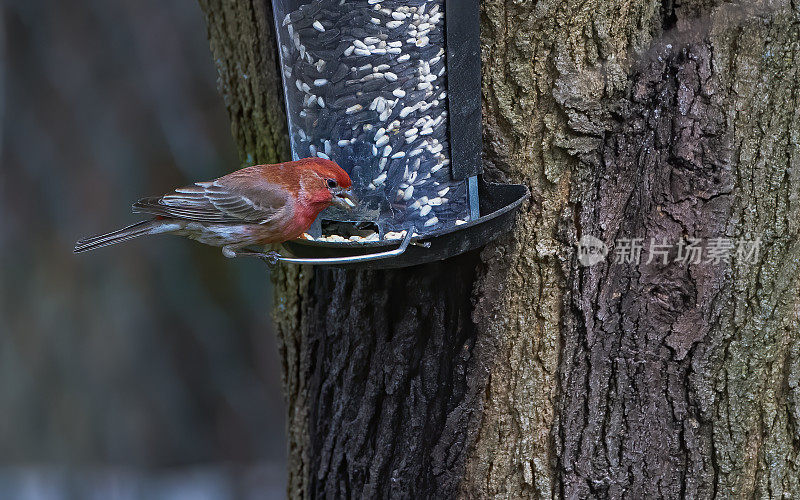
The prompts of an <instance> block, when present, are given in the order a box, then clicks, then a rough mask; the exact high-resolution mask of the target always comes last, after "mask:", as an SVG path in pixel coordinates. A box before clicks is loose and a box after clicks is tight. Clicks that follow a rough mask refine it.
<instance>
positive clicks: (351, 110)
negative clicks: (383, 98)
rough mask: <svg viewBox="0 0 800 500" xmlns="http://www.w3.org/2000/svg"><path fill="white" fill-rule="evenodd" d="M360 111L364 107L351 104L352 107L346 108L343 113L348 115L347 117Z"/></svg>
mask: <svg viewBox="0 0 800 500" xmlns="http://www.w3.org/2000/svg"><path fill="white" fill-rule="evenodd" d="M362 109H364V106H362V105H360V104H353V105H352V106H350V107H349V108H347V109H346V110H345V111H344V112H345V113H346V114H348V115H352V114H353V113H357V112H359V111H361V110H362Z"/></svg>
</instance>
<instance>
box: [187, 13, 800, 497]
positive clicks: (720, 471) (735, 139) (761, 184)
mask: <svg viewBox="0 0 800 500" xmlns="http://www.w3.org/2000/svg"><path fill="white" fill-rule="evenodd" d="M201 4H202V6H203V9H204V11H205V13H206V16H207V20H208V26H209V36H210V41H211V47H212V52H213V56H214V59H215V61H216V62H217V65H218V68H219V73H220V88H221V91H222V93H223V96H224V98H225V100H226V103H227V105H228V108H229V111H230V116H231V119H232V123H233V125H232V126H233V130H234V135H235V137H236V138H237V140H238V141H239V144H240V147H241V153H242V158H243V159H245V160H246V162H247V163H251V162H272V161H277V160H283V159H286V158H287V157H288V151H287V149H286V138H285V124H284V116H283V112H282V110H281V102H282V97H281V90H280V82H279V78H278V75H279V73H278V70H277V66H276V64H277V63H276V60H275V56H274V50H275V49H274V47H275V46H274V41H273V25H272V20H271V12H270V7H269V6H268V5H266V4H265V3H264V2H257V1H253V2H224V1H222V0H201ZM481 5H482V7H481V8H482V26H481V33H482V46H483V49H482V50H483V61H484V66H483V98H484V99H483V104H484V166H485V168H486V175H487V177H489V178H490V179H492V180H501V181H513V182H522V183H526V184H527V185H528V186H529V187H530V188H531V192H532V199H531V203H530V204H529V205H528V206H527V207H525V209H524V210H523V212H522V214H521V216H520V218H519V220H518V224H517V227H516V229H515V230H514V232H513V234H510V235H508V236H506V237H504V238H502V239H501V240H500V241H497V242H495V243H493V244H490V245H489V246H488V247H486V248H485V249H484V250H483V251H482V252H480V253H479V254H477V253H473V254H468V255H464V256H460V257H458V258H454V259H451V260H449V261H446V262H443V263H437V264H432V265H426V266H421V267H417V268H412V269H403V270H394V271H380V272H370V271H359V272H356V271H346V272H345V271H339V270H329V269H310V268H296V267H290V266H284V267H281V268H280V269H279V270H277V271H275V272H274V273H273V279H274V281H275V284H276V287H277V292H276V302H275V318H276V320H277V323H278V330H279V335H280V339H279V341H280V344H281V356H282V360H283V365H284V366H283V370H284V387H285V391H286V398H287V405H288V417H289V429H288V432H289V443H290V450H289V454H290V463H289V484H288V488H289V493H290V495H291V496H292V497H309V496H321V494H322V493H323V492H325V493H327V494H328V495H330V496H333V497H340V496H344V495H356V496H361V495H364V496H377V495H380V496H386V495H392V496H402V497H407V496H411V497H426V496H435V497H443V496H452V495H456V494H460V495H461V496H469V497H484V496H490V495H500V496H503V497H517V496H523V497H538V498H550V497H553V496H558V497H561V496H564V497H571V498H584V497H587V496H598V497H614V498H616V497H621V496H624V495H625V494H626V493H627V494H629V495H632V496H634V497H638V498H641V497H653V498H656V497H658V498H660V497H664V498H674V497H678V496H687V497H689V498H708V497H712V496H714V495H720V496H724V497H730V496H735V497H751V496H758V497H765V496H770V497H780V496H782V495H791V496H796V495H800V470H798V469H799V468H800V406H798V404H799V402H800V333H798V327H799V326H800V324H799V323H800V290H798V275H800V272H798V271H800V270H799V269H798V261H800V238H798V228H799V227H800V196H799V195H800V187H798V186H800V149H799V148H798V140H799V139H800V106H799V105H800V75H798V66H799V65H798V63H799V62H800V23H799V22H798V21H800V13H799V12H798V8H800V7H798V6H797V5H796V4H793V3H790V2H789V1H788V0H785V1H781V0H776V1H764V2H749V3H747V4H732V3H723V2H716V1H714V0H702V1H701V0H697V1H688V2H681V3H680V4H679V6H678V4H677V3H674V2H671V1H669V0H664V1H652V0H649V1H648V0H630V1H627V2H618V1H612V2H607V1H603V0H589V1H585V0H581V1H578V0H564V1H557V2H549V1H544V0H542V1H538V2H503V1H500V0H490V1H486V2H481ZM582 235H592V236H595V237H598V238H600V239H601V240H603V241H604V242H605V243H606V244H608V245H609V246H612V247H613V244H614V242H615V240H617V239H621V238H644V240H645V242H649V241H650V238H656V240H657V241H659V242H660V241H661V240H662V239H663V238H667V239H668V240H671V241H673V242H675V241H677V239H679V238H681V237H684V236H686V237H690V238H704V239H707V238H714V237H722V238H730V239H737V238H742V239H749V240H755V239H756V238H759V237H760V238H761V241H762V245H761V250H760V253H759V256H758V262H757V263H755V264H751V263H748V262H746V261H745V260H744V259H741V258H737V257H736V256H734V257H733V258H732V259H731V260H730V262H725V261H723V262H721V263H718V264H715V263H713V262H701V263H698V264H691V265H687V264H683V263H681V262H672V263H669V264H667V265H659V264H658V259H656V262H655V263H653V264H650V265H646V264H645V262H646V257H647V255H645V258H644V259H643V260H642V264H641V265H635V264H614V263H613V257H614V249H613V248H612V253H611V255H610V256H609V259H607V260H606V262H604V263H601V264H598V265H596V266H594V267H581V266H580V265H579V263H578V262H577V259H576V252H575V244H576V242H577V241H578V239H580V237H581V236H582ZM674 256H675V255H674V251H673V254H672V257H674Z"/></svg>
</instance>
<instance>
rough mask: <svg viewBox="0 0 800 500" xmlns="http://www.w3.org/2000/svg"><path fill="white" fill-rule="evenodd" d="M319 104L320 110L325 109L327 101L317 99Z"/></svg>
mask: <svg viewBox="0 0 800 500" xmlns="http://www.w3.org/2000/svg"><path fill="white" fill-rule="evenodd" d="M317 104H319V107H320V108H324V107H325V101H324V100H323V99H322V96H319V97H317Z"/></svg>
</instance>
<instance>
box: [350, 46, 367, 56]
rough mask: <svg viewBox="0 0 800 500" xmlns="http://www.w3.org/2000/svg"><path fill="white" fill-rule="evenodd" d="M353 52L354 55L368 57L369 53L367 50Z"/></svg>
mask: <svg viewBox="0 0 800 500" xmlns="http://www.w3.org/2000/svg"><path fill="white" fill-rule="evenodd" d="M353 52H355V53H356V55H358V56H368V55H370V51H369V50H368V49H358V48H357V49H355V50H354V51H353Z"/></svg>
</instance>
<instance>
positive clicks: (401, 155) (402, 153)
mask: <svg viewBox="0 0 800 500" xmlns="http://www.w3.org/2000/svg"><path fill="white" fill-rule="evenodd" d="M405 155H406V152H405V151H398V152H397V153H395V154H393V155H392V159H393V160H396V159H398V158H402V157H404V156H405Z"/></svg>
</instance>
